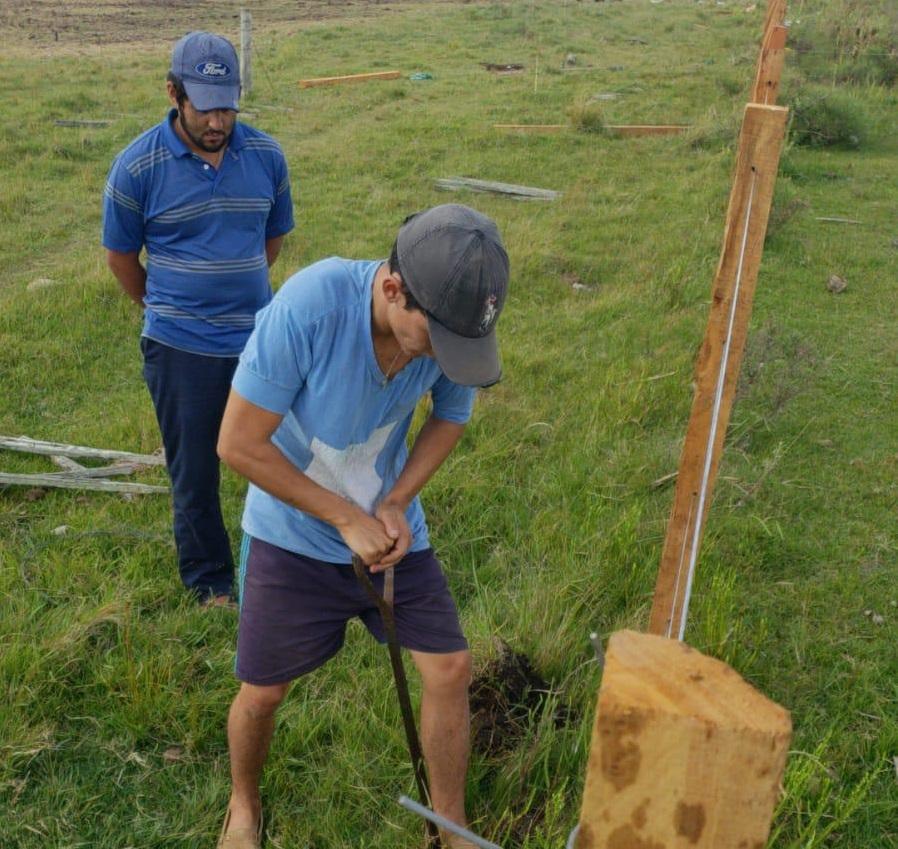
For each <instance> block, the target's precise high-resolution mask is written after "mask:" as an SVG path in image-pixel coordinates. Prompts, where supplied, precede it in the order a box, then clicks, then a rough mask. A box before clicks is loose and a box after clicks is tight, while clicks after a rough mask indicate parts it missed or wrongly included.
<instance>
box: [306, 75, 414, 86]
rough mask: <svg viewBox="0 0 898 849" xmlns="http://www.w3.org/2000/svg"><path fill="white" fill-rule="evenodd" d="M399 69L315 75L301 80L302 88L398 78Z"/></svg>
mask: <svg viewBox="0 0 898 849" xmlns="http://www.w3.org/2000/svg"><path fill="white" fill-rule="evenodd" d="M399 77H400V73H399V71H373V72H372V73H370V74H348V75H347V76H343V77H315V78H313V79H310V80H300V81H299V87H300V88H314V87H315V86H322V85H340V84H342V83H365V82H368V81H369V80H398V79H399Z"/></svg>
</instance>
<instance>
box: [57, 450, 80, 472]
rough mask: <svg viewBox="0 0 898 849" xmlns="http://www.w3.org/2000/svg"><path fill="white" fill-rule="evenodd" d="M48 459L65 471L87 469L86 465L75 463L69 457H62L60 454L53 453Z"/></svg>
mask: <svg viewBox="0 0 898 849" xmlns="http://www.w3.org/2000/svg"><path fill="white" fill-rule="evenodd" d="M50 459H51V460H52V461H53V462H54V463H56V465H57V466H59V468H60V469H65V470H66V471H67V472H83V471H86V470H87V466H82V465H81V464H80V463H76V462H75V461H74V460H73V459H71V457H63V456H62V455H61V454H53V455H52V456H51V457H50Z"/></svg>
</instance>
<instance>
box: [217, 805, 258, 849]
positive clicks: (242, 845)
mask: <svg viewBox="0 0 898 849" xmlns="http://www.w3.org/2000/svg"><path fill="white" fill-rule="evenodd" d="M230 822H231V809H230V808H228V812H227V813H226V814H225V819H224V823H223V824H222V826H221V834H220V835H219V836H218V847H217V849H261V847H262V814H261V813H260V814H259V824H258V825H257V826H256V828H235V829H233V830H232V831H230V832H229V831H228V825H230Z"/></svg>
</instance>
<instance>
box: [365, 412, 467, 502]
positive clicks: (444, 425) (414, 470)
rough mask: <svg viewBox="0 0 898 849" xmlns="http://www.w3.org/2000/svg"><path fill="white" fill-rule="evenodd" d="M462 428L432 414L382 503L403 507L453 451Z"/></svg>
mask: <svg viewBox="0 0 898 849" xmlns="http://www.w3.org/2000/svg"><path fill="white" fill-rule="evenodd" d="M464 431H465V426H464V425H463V424H455V422H447V421H445V420H444V419H437V418H434V417H433V416H431V417H430V418H429V419H428V420H427V421H426V422H424V426H423V427H422V428H421V430H420V431H419V432H418V436H417V438H416V439H415V444H414V445H413V446H412V450H411V452H410V453H409V455H408V460H406V462H405V467H404V468H403V470H402V473H401V474H400V475H399V477H398V478H397V479H396V483H395V484H394V485H393V488H392V489H391V490H390V491H389V492H388V493H387V495H386V497H385V498H384V499H383V503H384V504H397V505H399V506H400V507H402V508H403V509H405V508H406V507H408V505H409V504H410V503H411V502H412V499H413V498H414V497H415V496H416V495H417V494H418V493H419V492H420V491H421V490H422V489H423V488H424V485H425V484H426V483H427V481H429V480H430V479H431V478H432V477H433V475H434V473H435V472H436V470H437V469H438V468H439V467H440V466H441V465H443V461H444V460H445V459H446V458H447V457H448V456H449V455H450V454H451V453H452V449H453V448H455V446H456V444H457V443H458V440H459V439H461V436H462V434H463V433H464Z"/></svg>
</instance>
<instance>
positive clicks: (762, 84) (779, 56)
mask: <svg viewBox="0 0 898 849" xmlns="http://www.w3.org/2000/svg"><path fill="white" fill-rule="evenodd" d="M787 34H788V30H787V29H786V27H784V26H773V27H771V28H770V29H769V30H768V31H767V32H766V33H765V36H764V42H763V43H762V45H761V52H760V54H759V55H758V65H757V69H756V71H755V84H754V86H753V88H752V92H751V102H752V103H763V104H765V105H767V106H774V105H775V104H776V97H777V94H778V93H779V87H780V77H781V76H782V74H783V65H784V64H785V61H786V36H787Z"/></svg>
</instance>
